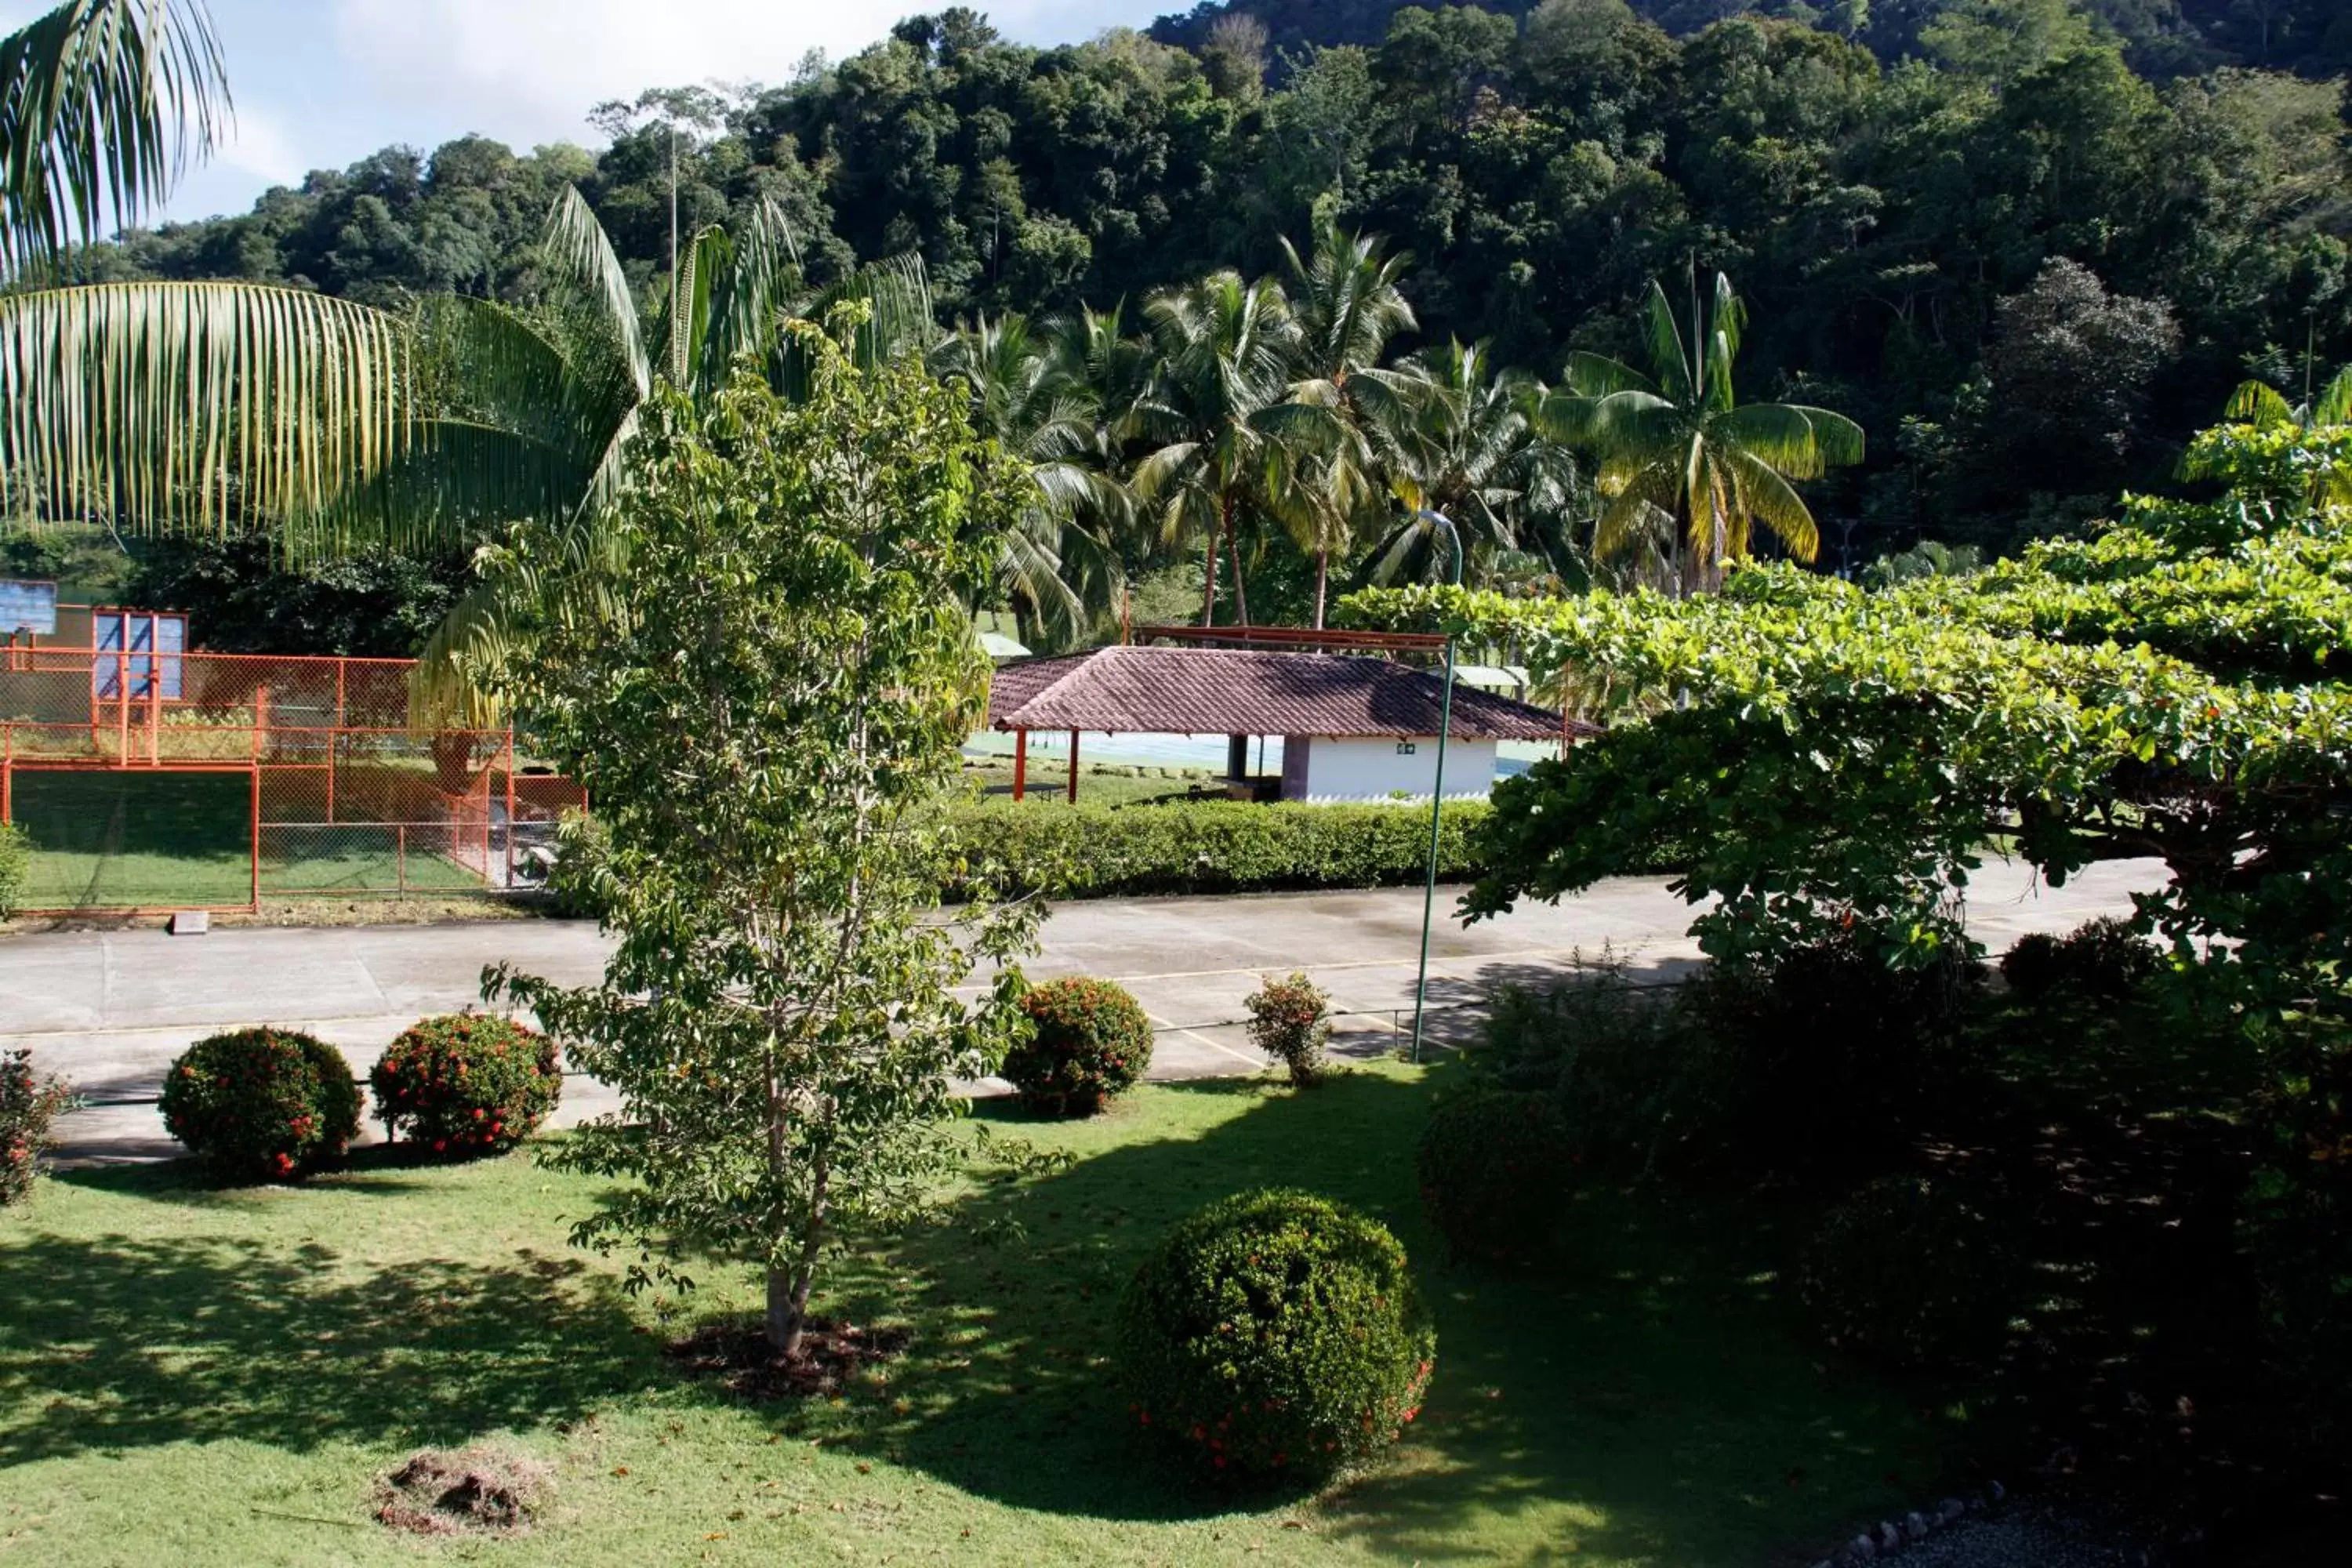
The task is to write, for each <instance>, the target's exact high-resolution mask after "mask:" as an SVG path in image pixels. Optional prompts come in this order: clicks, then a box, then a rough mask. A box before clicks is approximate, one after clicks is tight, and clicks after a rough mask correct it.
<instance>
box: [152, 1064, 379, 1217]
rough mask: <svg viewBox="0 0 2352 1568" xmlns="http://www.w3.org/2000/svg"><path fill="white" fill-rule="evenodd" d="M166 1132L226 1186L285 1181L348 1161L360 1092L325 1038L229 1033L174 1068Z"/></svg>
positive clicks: (167, 1092)
mask: <svg viewBox="0 0 2352 1568" xmlns="http://www.w3.org/2000/svg"><path fill="white" fill-rule="evenodd" d="M163 1127H164V1130H165V1131H168V1132H170V1133H171V1135H172V1136H173V1137H174V1138H176V1139H178V1140H179V1141H180V1142H183V1143H184V1144H186V1145H187V1146H188V1147H189V1149H190V1150H192V1151H193V1152H194V1153H195V1154H196V1156H197V1157H198V1158H199V1159H201V1160H202V1161H203V1162H204V1163H205V1165H206V1166H207V1167H208V1168H209V1169H210V1170H211V1171H212V1173H214V1174H215V1176H217V1177H219V1178H220V1179H221V1180H223V1181H229V1182H270V1181H287V1180H290V1179H292V1178H295V1177H298V1176H305V1175H308V1174H310V1173H311V1172H313V1171H315V1170H317V1169H318V1168H319V1167H320V1166H321V1165H323V1164H326V1163H330V1162H331V1161H334V1160H339V1159H341V1158H342V1155H343V1151H344V1150H346V1149H348V1148H350V1147H351V1142H352V1138H353V1137H354V1136H356V1135H357V1133H358V1132H359V1129H360V1089H359V1085H358V1084H357V1083H355V1082H353V1081H352V1070H351V1068H350V1067H349V1066H347V1065H346V1064H345V1063H344V1061H343V1058H342V1053H341V1052H340V1051H338V1050H336V1049H335V1047H332V1046H331V1045H329V1044H327V1043H326V1042H325V1041H324V1040H321V1039H319V1038H317V1037H314V1036H310V1035H306V1034H303V1033H301V1032H300V1031H299V1030H295V1029H271V1028H259V1029H232V1030H230V1031H229V1032H227V1033H226V1034H220V1035H215V1036H212V1037H210V1038H208V1039H202V1040H198V1041H197V1042H196V1043H195V1044H194V1045H193V1046H190V1047H188V1048H187V1049H186V1050H185V1051H184V1052H183V1053H181V1056H180V1058H179V1060H177V1061H175V1062H173V1064H172V1070H171V1073H170V1075H169V1076H167V1077H166V1078H165V1079H163Z"/></svg>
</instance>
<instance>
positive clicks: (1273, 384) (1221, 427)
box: [1133, 271, 1297, 626]
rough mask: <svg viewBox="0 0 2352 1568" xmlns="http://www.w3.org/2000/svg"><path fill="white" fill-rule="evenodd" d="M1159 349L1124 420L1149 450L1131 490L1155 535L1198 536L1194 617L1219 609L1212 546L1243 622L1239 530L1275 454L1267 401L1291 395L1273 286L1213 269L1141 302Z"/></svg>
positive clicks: (1256, 502) (1181, 539)
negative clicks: (1199, 575) (1201, 577)
mask: <svg viewBox="0 0 2352 1568" xmlns="http://www.w3.org/2000/svg"><path fill="white" fill-rule="evenodd" d="M1143 313H1144V317H1145V319H1146V320H1147V321H1149V322H1150V330H1151V342H1152V346H1153V349H1154V351H1155V352H1156V353H1157V354H1158V356H1159V358H1158V364H1157V366H1156V367H1155V370H1154V373H1153V375H1152V378H1151V384H1150V388H1149V389H1148V390H1147V391H1146V392H1145V394H1144V395H1143V396H1142V397H1141V398H1140V399H1139V400H1138V401H1137V403H1136V405H1135V409H1134V414H1133V423H1134V428H1135V430H1136V432H1137V434H1138V435H1139V437H1141V439H1142V440H1143V441H1144V442H1145V443H1147V445H1149V447H1150V450H1149V451H1148V452H1147V453H1146V454H1145V456H1144V457H1143V458H1141V459H1140V460H1139V462H1138V463H1137V464H1136V466H1135V479H1134V484H1135V490H1136V494H1137V498H1138V500H1139V501H1140V502H1141V503H1142V505H1143V507H1144V509H1145V512H1146V515H1147V516H1149V517H1150V518H1151V519H1152V521H1154V522H1155V523H1156V524H1157V526H1158V528H1159V531H1160V537H1161V538H1162V539H1163V540H1165V541H1166V542H1169V543H1170V544H1171V545H1180V546H1181V545H1182V544H1184V543H1186V542H1191V541H1193V540H1200V541H1203V542H1204V544H1205V555H1206V566H1207V583H1206V586H1205V589H1204V593H1203V597H1202V605H1201V624H1202V626H1213V625H1215V624H1216V614H1217V554H1218V552H1219V551H1220V550H1221V549H1222V550H1223V551H1224V552H1225V553H1226V554H1227V556H1228V558H1229V559H1230V560H1231V562H1232V563H1233V573H1234V614H1235V616H1236V617H1237V618H1238V619H1239V620H1240V621H1241V623H1242V624H1243V625H1244V626H1246V625H1248V624H1249V592H1248V589H1247V587H1246V586H1245V585H1244V582H1243V578H1242V554H1241V531H1242V525H1243V524H1244V522H1245V521H1250V520H1251V519H1252V518H1253V517H1254V516H1255V514H1256V512H1257V510H1259V507H1260V503H1261V499H1262V498H1263V496H1264V495H1265V487H1266V485H1267V482H1268V480H1269V479H1270V478H1271V477H1272V476H1273V475H1274V474H1275V473H1276V469H1277V467H1278V465H1279V462H1280V458H1279V457H1278V455H1277V452H1276V445H1277V442H1278V440H1279V437H1278V436H1277V434H1276V429H1277V428H1278V427H1279V426H1281V425H1282V424H1283V418H1284V416H1282V415H1280V414H1277V413H1273V412H1271V411H1273V410H1276V409H1277V408H1278V407H1279V406H1280V405H1282V404H1283V403H1284V401H1285V399H1286V397H1287V396H1288V395H1289V390H1290V378H1289V370H1290V363H1291V354H1292V353H1293V344H1294V342H1296V338H1297V329H1296V327H1295V325H1294V323H1293V322H1292V321H1291V317H1290V306H1289V301H1288V300H1286V298H1285V297H1284V295H1283V291H1282V286H1281V285H1280V284H1278V283H1276V282H1274V281H1273V280H1271V279H1259V280H1257V281H1256V282H1244V281H1243V279H1242V276H1241V274H1240V273H1238V272H1231V271H1227V272H1217V273H1213V274H1212V275H1210V276H1209V277H1207V278H1204V279H1202V280H1201V281H1200V282H1198V283H1196V284H1192V285H1191V286H1190V287H1186V288H1180V289H1161V290H1160V291H1159V292H1158V293H1155V294H1153V295H1152V296H1151V297H1150V299H1149V300H1145V301H1144V307H1143Z"/></svg>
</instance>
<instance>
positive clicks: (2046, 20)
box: [1919, 0, 2096, 82]
mask: <svg viewBox="0 0 2352 1568" xmlns="http://www.w3.org/2000/svg"><path fill="white" fill-rule="evenodd" d="M2095 37H2096V35H2095V32H2094V31H2093V29H2092V26H2091V21H2090V18H2089V17H2087V16H2084V14H2083V11H2082V9H2081V8H2080V7H2079V6H2078V5H2075V4H2074V0H1951V3H1950V4H1948V5H1945V6H1944V7H1943V8H1942V9H1940V10H1939V11H1937V13H1936V18H1935V20H1934V21H1932V22H1930V23H1928V24H1927V26H1925V27H1923V28H1921V29H1920V32H1919V41H1920V43H1922V44H1923V45H1925V46H1926V47H1927V51H1928V52H1929V53H1930V54H1931V55H1933V56H1934V57H1935V58H1937V59H1938V60H1941V61H1943V62H1944V63H1945V64H1946V65H1948V66H1950V67H1952V68H1954V69H1956V70H1961V71H1966V72H1969V74H1971V75H1975V76H1981V77H1985V78H1988V79H1990V80H1993V81H1997V82H2009V81H2014V80H2015V79H2018V78H2019V77H2021V76H2023V75H2025V74H2026V73H2027V72H2029V71H2034V70H2039V69H2040V68H2042V67H2043V66H2044V65H2047V64H2048V63H2049V62H2050V61H2052V60H2053V59H2059V58H2063V57H2065V56H2067V55H2071V54H2077V53H2080V52H2081V51H2082V50H2084V49H2087V48H2089V47H2091V45H2092V42H2093V40H2094V38H2095Z"/></svg>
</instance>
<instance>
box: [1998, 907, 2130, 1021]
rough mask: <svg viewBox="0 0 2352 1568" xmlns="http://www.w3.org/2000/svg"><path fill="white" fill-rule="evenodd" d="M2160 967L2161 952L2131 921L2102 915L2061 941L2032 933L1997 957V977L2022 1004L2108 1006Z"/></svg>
mask: <svg viewBox="0 0 2352 1568" xmlns="http://www.w3.org/2000/svg"><path fill="white" fill-rule="evenodd" d="M2163 968H2164V952H2163V950H2162V949H2161V948H2158V946H2157V945H2156V943H2154V942H2150V941H2148V940H2147V938H2146V937H2144V936H2142V935H2140V934H2139V933H2138V932H2137V931H2135V930H2134V929H2133V928H2132V922H2131V921H2127V920H2119V919H2117V918H2116V917H2115V916H2113V915H2105V916H2102V917H2100V918H2099V919H2097V920H2095V921H2086V922H2085V923H2084V924H2083V925H2080V926H2078V927H2076V928H2075V929H2074V931H2071V932H2069V933H2068V934H2066V935H2065V936H2063V937H2058V936H2053V935H2051V934H2050V933H2049V932H2047V931H2033V932H2032V933H2030V934H2028V935H2026V936H2022V937H2020V938H2019V939H2018V942H2017V944H2016V945H2015V946H2014V947H2012V948H2011V949H2010V950H2009V952H2006V953H2004V954H2002V955H2001V961H2000V974H2001V978H2002V979H2004V980H2006V981H2008V982H2009V988H2010V990H2011V991H2012V992H2014V993H2015V994H2017V995H2018V997H2019V998H2020V999H2021V1000H2022V1001H2026V1002H2035V1003H2041V1002H2072V1001H2084V1002H2114V1001H2118V1000H2121V999H2122V998H2124V997H2126V996H2129V995H2130V994H2132V993H2133V992H2135V991H2137V990H2138V989H2139V987H2140V986H2142V985H2143V984H2147V981H2149V980H2150V979H2152V978H2154V977H2155V976H2156V975H2157V974H2158V973H2161V972H2162V970H2163Z"/></svg>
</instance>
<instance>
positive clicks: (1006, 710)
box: [988, 647, 1593, 741]
mask: <svg viewBox="0 0 2352 1568" xmlns="http://www.w3.org/2000/svg"><path fill="white" fill-rule="evenodd" d="M1442 684H1443V683H1442V682H1441V681H1440V679H1439V678H1438V676H1437V675H1435V674H1433V673H1432V672H1431V671H1428V670H1421V669H1412V668H1407V667H1406V666H1404V665H1402V664H1395V663H1391V661H1389V660H1387V659H1382V658H1351V657H1348V656H1344V655H1339V654H1322V653H1269V652H1265V651H1261V650H1257V649H1250V648H1224V647H1105V648H1097V649H1096V650H1095V651H1094V652H1092V653H1079V654H1064V655H1058V656H1055V657H1052V658H1024V659H1015V660H1013V661H1012V662H1011V663H1009V664H1005V665H1003V666H1001V667H999V668H998V669H997V671H996V680H995V684H994V685H993V686H992V687H991V688H990V690H989V698H988V721H989V723H990V724H992V726H994V727H995V728H997V729H999V730H1110V731H1126V732H1129V733H1146V734H1204V735H1334V736H1374V735H1382V736H1387V735H1397V736H1406V735H1434V734H1435V733H1437V721H1438V703H1439V700H1440V697H1441V695H1442ZM1559 729H1560V725H1559V714H1558V713H1554V712H1550V711H1548V710H1544V709H1541V708H1535V707H1530V706H1529V705H1528V704H1527V703H1524V702H1515V701H1513V700H1510V699H1509V698H1507V697H1498V696H1496V695H1495V694H1494V693H1493V692H1489V691H1480V690H1477V689H1475V688H1472V687H1467V686H1464V685H1462V684H1461V683H1460V682H1459V681H1456V682H1455V684H1454V731H1453V732H1454V739H1455V740H1457V741H1556V740H1558V739H1559ZM1577 729H1578V731H1580V732H1581V733H1592V732H1593V731H1591V727H1590V726H1587V725H1582V724H1580V725H1578V726H1577Z"/></svg>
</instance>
